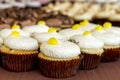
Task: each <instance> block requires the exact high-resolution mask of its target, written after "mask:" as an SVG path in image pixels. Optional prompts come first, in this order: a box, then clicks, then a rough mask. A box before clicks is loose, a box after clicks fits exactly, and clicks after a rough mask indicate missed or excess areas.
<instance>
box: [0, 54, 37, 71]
mask: <svg viewBox="0 0 120 80" xmlns="http://www.w3.org/2000/svg"><path fill="white" fill-rule="evenodd" d="M1 57H2V66H3V68H4V69H6V70H8V71H14V72H25V71H30V70H33V69H34V68H35V65H36V59H37V53H34V54H9V53H2V54H1Z"/></svg>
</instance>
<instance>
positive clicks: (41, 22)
mask: <svg viewBox="0 0 120 80" xmlns="http://www.w3.org/2000/svg"><path fill="white" fill-rule="evenodd" d="M37 24H38V25H40V24H42V25H46V22H45V21H39V22H38V23H37Z"/></svg>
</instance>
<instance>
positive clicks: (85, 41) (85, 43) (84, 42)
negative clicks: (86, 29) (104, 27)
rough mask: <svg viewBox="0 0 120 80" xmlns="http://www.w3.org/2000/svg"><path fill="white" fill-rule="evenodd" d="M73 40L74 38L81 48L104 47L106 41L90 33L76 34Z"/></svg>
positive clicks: (72, 38)
mask: <svg viewBox="0 0 120 80" xmlns="http://www.w3.org/2000/svg"><path fill="white" fill-rule="evenodd" d="M71 40H74V41H75V42H76V43H77V44H78V46H79V47H80V48H94V49H97V48H98V49H99V48H103V46H104V43H103V42H102V41H100V40H98V39H96V38H95V37H93V36H92V35H91V34H89V35H86V36H84V35H76V36H73V37H71Z"/></svg>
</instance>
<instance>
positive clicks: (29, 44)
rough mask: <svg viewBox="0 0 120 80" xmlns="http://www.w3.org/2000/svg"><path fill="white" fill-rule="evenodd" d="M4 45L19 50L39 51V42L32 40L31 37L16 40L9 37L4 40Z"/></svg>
mask: <svg viewBox="0 0 120 80" xmlns="http://www.w3.org/2000/svg"><path fill="white" fill-rule="evenodd" d="M4 45H5V46H7V47H9V48H11V49H17V50H37V49H38V42H37V40H35V39H33V38H30V37H23V36H21V37H20V38H15V37H12V36H8V37H7V38H5V40H4Z"/></svg>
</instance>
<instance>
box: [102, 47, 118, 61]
mask: <svg viewBox="0 0 120 80" xmlns="http://www.w3.org/2000/svg"><path fill="white" fill-rule="evenodd" d="M119 57H120V48H114V49H104V53H103V56H102V62H113V61H117V60H118V59H119Z"/></svg>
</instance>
